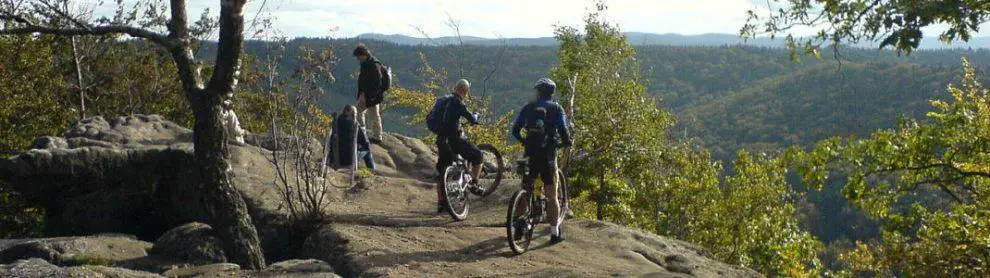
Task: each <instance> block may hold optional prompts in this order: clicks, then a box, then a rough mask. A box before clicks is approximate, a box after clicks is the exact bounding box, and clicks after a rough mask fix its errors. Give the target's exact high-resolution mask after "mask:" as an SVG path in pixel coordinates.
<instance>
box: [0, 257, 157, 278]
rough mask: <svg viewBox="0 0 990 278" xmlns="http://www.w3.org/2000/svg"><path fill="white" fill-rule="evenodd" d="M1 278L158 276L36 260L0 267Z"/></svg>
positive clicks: (152, 277) (143, 277)
mask: <svg viewBox="0 0 990 278" xmlns="http://www.w3.org/2000/svg"><path fill="white" fill-rule="evenodd" d="M0 277H18V278H47V277H110V278H125V277H127V278H129V277H135V278H157V277H164V276H161V275H158V274H154V273H149V272H142V271H135V270H130V269H124V268H116V267H106V266H94V265H85V266H74V267H59V266H56V265H53V264H51V263H49V262H47V261H45V260H42V259H38V258H34V259H28V260H18V261H15V262H13V263H11V264H6V265H0Z"/></svg>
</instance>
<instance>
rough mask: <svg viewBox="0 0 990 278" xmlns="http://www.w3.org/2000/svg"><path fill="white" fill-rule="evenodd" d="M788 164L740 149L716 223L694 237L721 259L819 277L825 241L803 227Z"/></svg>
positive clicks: (714, 211)
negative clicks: (820, 257)
mask: <svg viewBox="0 0 990 278" xmlns="http://www.w3.org/2000/svg"><path fill="white" fill-rule="evenodd" d="M785 165H786V164H785V161H783V160H781V159H779V158H769V157H766V156H761V155H750V154H749V153H748V152H745V151H741V152H740V153H739V156H738V158H737V159H736V161H735V163H734V167H735V174H733V175H731V176H729V177H726V180H725V183H724V184H723V186H722V187H721V194H722V196H721V197H722V198H721V199H718V201H716V203H718V205H716V206H711V207H709V208H710V211H708V212H707V213H706V215H708V216H709V217H711V218H709V219H711V220H715V221H714V223H712V225H711V226H710V227H712V228H709V229H706V230H703V231H698V232H699V233H700V234H699V235H698V236H697V238H696V239H695V240H696V241H699V242H705V243H704V244H703V245H705V246H712V248H713V249H714V250H713V252H714V253H715V255H716V256H717V257H719V258H723V259H724V260H726V261H727V262H729V263H739V264H742V265H746V266H750V267H752V268H753V269H756V270H758V271H760V272H762V273H766V274H773V275H781V276H819V275H821V273H820V271H821V267H822V265H821V262H820V261H819V259H818V257H817V254H816V253H817V252H818V251H820V250H821V248H822V246H821V242H819V241H818V240H817V239H816V238H815V237H814V236H812V235H811V234H809V233H808V232H807V231H805V230H803V229H802V228H801V227H800V226H799V219H798V218H797V217H796V215H797V210H796V208H795V206H794V204H795V203H796V201H795V200H794V199H795V197H796V196H795V195H794V193H793V191H791V189H790V186H789V185H788V184H787V181H786V178H785V174H786V172H787V171H786V167H785Z"/></svg>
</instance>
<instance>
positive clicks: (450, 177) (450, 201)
mask: <svg viewBox="0 0 990 278" xmlns="http://www.w3.org/2000/svg"><path fill="white" fill-rule="evenodd" d="M465 172H466V169H463V168H462V167H457V166H450V167H447V170H446V171H444V175H443V176H444V178H443V189H444V194H445V196H446V198H445V199H447V212H448V213H450V216H451V217H453V218H454V220H456V221H461V220H464V219H466V218H467V215H468V206H469V204H470V203H469V200H468V194H467V190H465V186H466V185H467V181H466V180H465V179H464V176H465Z"/></svg>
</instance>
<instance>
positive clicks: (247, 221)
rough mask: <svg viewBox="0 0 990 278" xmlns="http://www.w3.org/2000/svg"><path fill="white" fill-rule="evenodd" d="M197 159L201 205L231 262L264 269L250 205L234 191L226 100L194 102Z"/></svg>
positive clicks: (206, 97) (206, 95) (205, 98)
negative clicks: (225, 107) (225, 109)
mask: <svg viewBox="0 0 990 278" xmlns="http://www.w3.org/2000/svg"><path fill="white" fill-rule="evenodd" d="M193 109H195V110H196V111H195V116H196V124H195V126H194V132H195V133H194V139H193V142H194V143H195V146H196V147H195V148H196V151H195V158H196V162H197V163H199V167H200V169H201V172H200V176H199V180H200V183H199V184H198V185H197V188H196V189H197V190H200V191H201V193H202V194H201V195H200V196H202V199H201V200H200V202H202V203H201V205H202V206H203V207H204V208H206V209H207V212H208V213H209V216H210V218H211V220H212V221H211V222H212V224H213V225H214V227H216V228H217V233H218V236H219V237H220V239H221V240H222V241H223V245H224V249H225V250H226V251H227V256H228V257H229V258H230V261H231V262H234V263H237V264H239V265H241V266H243V267H245V268H250V269H260V268H263V267H264V266H265V258H264V256H263V254H262V253H261V245H260V240H259V239H258V232H257V231H256V230H255V228H254V225H253V224H252V223H251V216H250V215H248V211H247V204H246V203H245V202H244V199H243V198H242V197H241V194H240V192H238V191H237V189H236V188H234V184H233V181H231V177H230V169H231V168H230V167H231V166H230V161H229V159H230V149H229V148H228V145H227V136H228V134H227V132H226V128H225V126H224V119H223V111H224V107H223V100H222V99H221V98H219V97H216V94H215V93H211V92H204V93H203V97H202V98H200V99H199V100H197V101H195V103H194V105H193Z"/></svg>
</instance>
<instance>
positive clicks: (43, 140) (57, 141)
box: [31, 136, 69, 150]
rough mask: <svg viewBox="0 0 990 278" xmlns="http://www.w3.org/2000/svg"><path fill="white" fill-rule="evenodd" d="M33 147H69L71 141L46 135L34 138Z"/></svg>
mask: <svg viewBox="0 0 990 278" xmlns="http://www.w3.org/2000/svg"><path fill="white" fill-rule="evenodd" d="M31 148H32V149H46V150H47V149H66V148H69V142H68V141H66V140H65V138H61V137H54V136H44V137H40V138H38V139H34V141H33V142H31Z"/></svg>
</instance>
